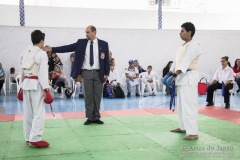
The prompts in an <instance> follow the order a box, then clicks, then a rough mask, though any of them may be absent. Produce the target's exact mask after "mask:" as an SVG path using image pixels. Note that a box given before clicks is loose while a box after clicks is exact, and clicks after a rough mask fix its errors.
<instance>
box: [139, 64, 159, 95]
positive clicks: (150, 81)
mask: <svg viewBox="0 0 240 160" xmlns="http://www.w3.org/2000/svg"><path fill="white" fill-rule="evenodd" d="M142 81H143V83H144V84H145V85H147V89H148V92H149V93H150V96H156V94H157V87H156V78H155V76H154V73H153V72H152V66H148V68H147V72H144V74H143V76H142ZM145 85H143V86H142V90H144V88H145Z"/></svg>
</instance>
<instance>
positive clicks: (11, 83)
mask: <svg viewBox="0 0 240 160" xmlns="http://www.w3.org/2000/svg"><path fill="white" fill-rule="evenodd" d="M8 85H9V94H11V91H12V86H13V85H16V87H17V82H16V83H13V82H12V81H11V78H10V75H9V76H8Z"/></svg>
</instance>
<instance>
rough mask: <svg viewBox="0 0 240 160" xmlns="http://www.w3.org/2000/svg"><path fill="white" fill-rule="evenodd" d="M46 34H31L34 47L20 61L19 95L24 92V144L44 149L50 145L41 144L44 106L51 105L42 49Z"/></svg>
mask: <svg viewBox="0 0 240 160" xmlns="http://www.w3.org/2000/svg"><path fill="white" fill-rule="evenodd" d="M44 38H45V34H44V33H42V32H41V31H40V30H35V31H33V32H32V33H31V40H32V43H33V45H32V46H30V47H29V48H28V49H27V50H26V51H24V52H23V54H22V55H21V58H20V67H21V69H20V72H21V74H20V75H21V79H22V80H23V81H22V83H21V91H22V90H23V114H24V119H23V132H24V138H25V140H26V144H27V145H29V146H31V147H38V148H45V147H48V146H49V143H48V142H46V141H44V140H42V134H43V130H44V121H45V120H44V117H45V103H44V102H46V103H47V101H49V100H50V102H52V101H53V98H52V96H51V93H50V92H49V83H48V57H47V54H46V52H44V51H43V50H42V49H41V48H42V47H43V46H44Z"/></svg>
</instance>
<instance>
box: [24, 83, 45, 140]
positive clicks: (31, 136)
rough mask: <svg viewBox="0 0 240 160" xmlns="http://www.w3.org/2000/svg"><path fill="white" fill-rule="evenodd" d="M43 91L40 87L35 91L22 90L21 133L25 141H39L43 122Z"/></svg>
mask: <svg viewBox="0 0 240 160" xmlns="http://www.w3.org/2000/svg"><path fill="white" fill-rule="evenodd" d="M43 100H44V91H43V89H42V87H41V86H40V85H38V87H37V90H23V113H24V119H23V132H24V137H25V140H26V141H29V142H37V141H41V140H42V138H41V136H42V134H43V130H44V122H45V103H44V101H43Z"/></svg>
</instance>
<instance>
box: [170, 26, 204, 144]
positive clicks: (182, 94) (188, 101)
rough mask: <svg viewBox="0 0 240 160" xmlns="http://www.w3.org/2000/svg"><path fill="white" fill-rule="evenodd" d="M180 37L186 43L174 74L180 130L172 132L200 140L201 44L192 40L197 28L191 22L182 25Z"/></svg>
mask: <svg viewBox="0 0 240 160" xmlns="http://www.w3.org/2000/svg"><path fill="white" fill-rule="evenodd" d="M181 27H182V29H181V32H180V37H181V39H182V40H184V41H185V43H184V44H183V45H182V46H180V47H179V49H178V51H177V54H176V61H175V65H173V66H172V68H171V71H172V72H173V67H175V73H174V74H173V76H174V77H176V78H174V79H173V81H175V84H176V86H177V96H178V98H177V107H178V118H179V126H180V128H177V129H174V130H171V132H178V133H187V136H186V137H185V138H184V140H194V139H198V123H197V118H198V92H197V84H198V81H199V76H198V72H197V71H196V69H197V64H198V59H199V56H200V54H201V51H200V46H199V44H198V43H197V42H196V41H194V40H193V39H192V37H193V36H194V33H195V27H194V25H193V24H192V23H191V22H186V23H184V24H182V26H181Z"/></svg>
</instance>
